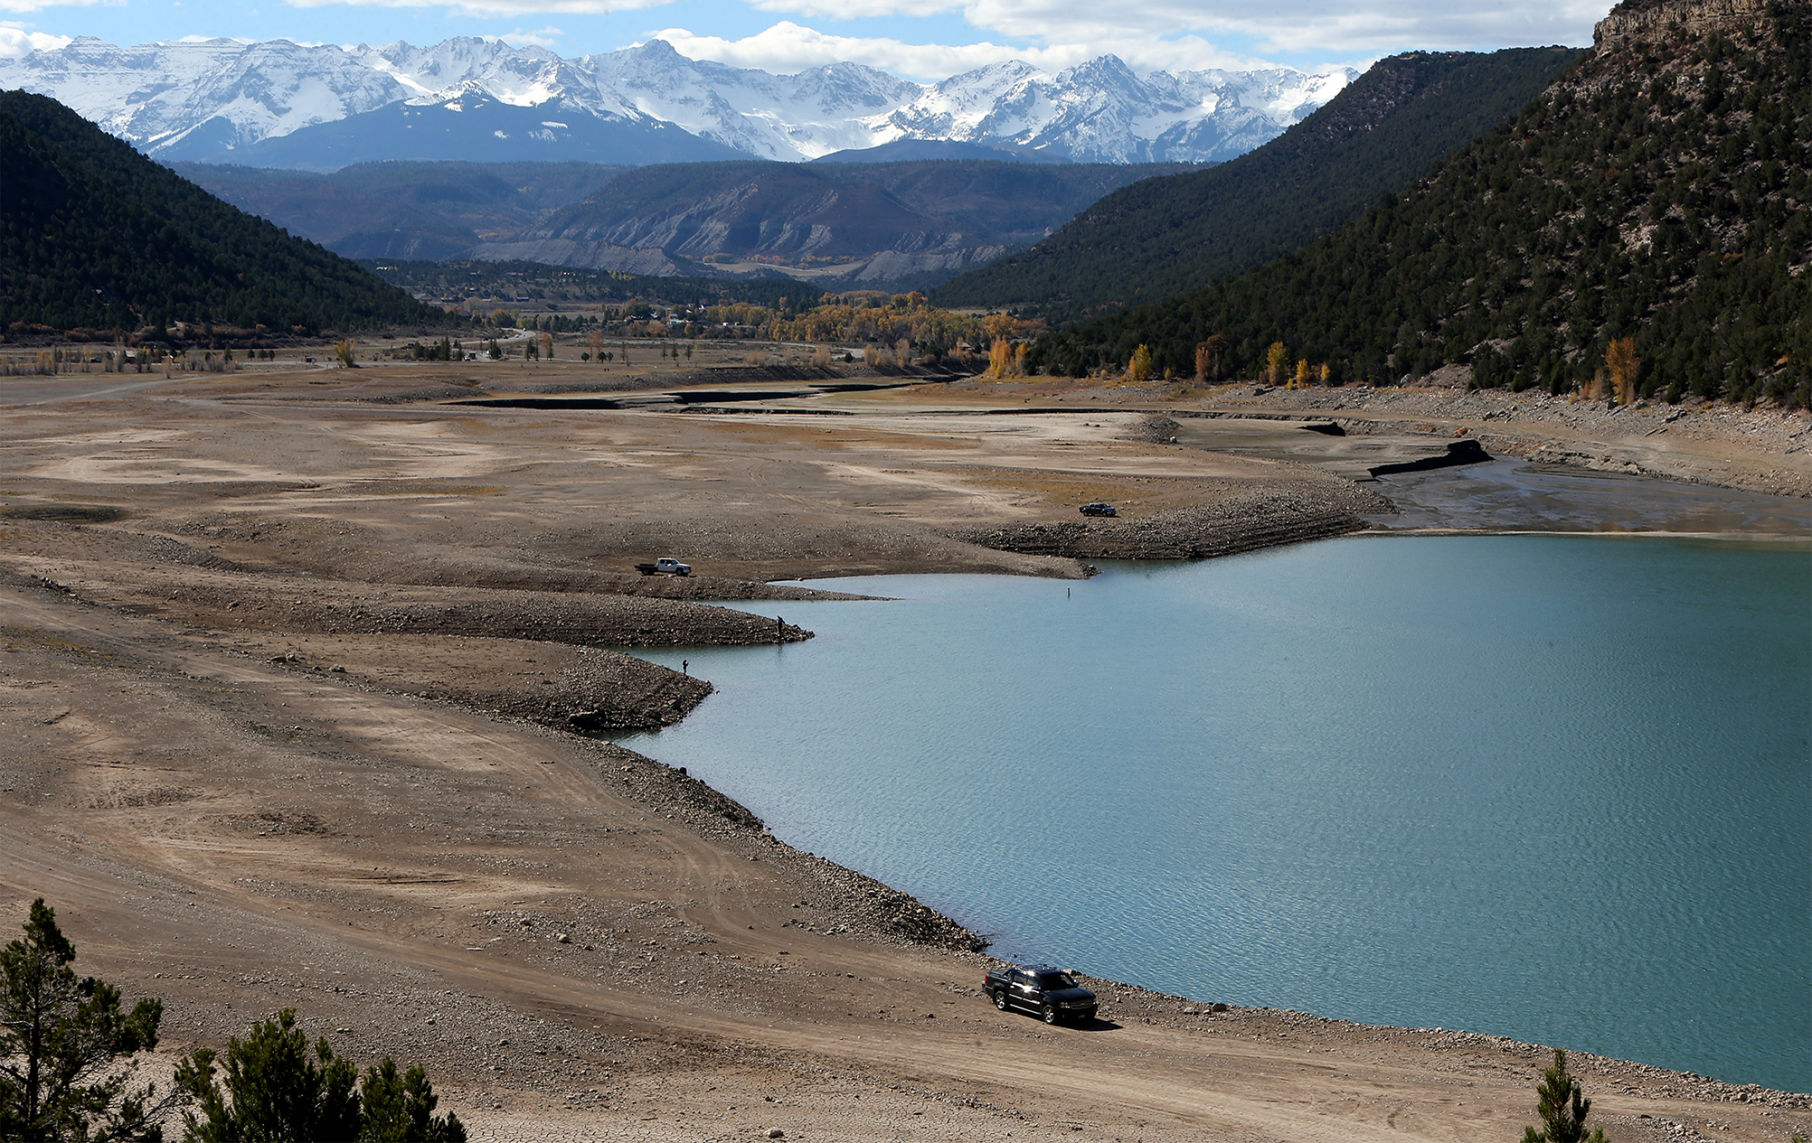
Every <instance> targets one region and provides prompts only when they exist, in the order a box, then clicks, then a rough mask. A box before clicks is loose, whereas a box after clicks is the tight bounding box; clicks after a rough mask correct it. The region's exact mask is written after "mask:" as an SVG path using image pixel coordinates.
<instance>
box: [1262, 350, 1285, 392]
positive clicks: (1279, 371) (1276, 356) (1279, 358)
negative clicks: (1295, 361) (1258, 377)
mask: <svg viewBox="0 0 1812 1143" xmlns="http://www.w3.org/2000/svg"><path fill="white" fill-rule="evenodd" d="M1289 367H1290V351H1289V350H1288V349H1286V348H1285V347H1284V343H1283V342H1281V341H1274V342H1272V343H1271V348H1269V349H1267V350H1265V379H1266V380H1267V381H1269V382H1270V383H1271V384H1273V385H1282V384H1283V383H1284V371H1285V370H1286V369H1288V368H1289Z"/></svg>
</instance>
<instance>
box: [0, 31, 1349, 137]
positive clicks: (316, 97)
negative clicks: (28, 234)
mask: <svg viewBox="0 0 1812 1143" xmlns="http://www.w3.org/2000/svg"><path fill="white" fill-rule="evenodd" d="M1354 74H1355V73H1353V72H1351V71H1349V70H1346V69H1341V70H1337V71H1333V72H1328V73H1325V74H1322V75H1306V74H1304V73H1301V72H1296V71H1291V70H1289V69H1269V70H1265V71H1259V72H1249V73H1238V72H1224V71H1219V70H1215V71H1203V72H1184V73H1181V74H1176V75H1172V74H1169V73H1166V72H1162V71H1158V72H1152V73H1149V74H1146V75H1140V74H1138V73H1136V72H1134V70H1133V69H1132V68H1130V67H1128V66H1127V64H1126V63H1125V61H1123V60H1121V59H1120V58H1118V57H1117V56H1111V55H1104V56H1100V57H1097V58H1096V59H1092V60H1089V61H1087V62H1086V63H1082V64H1079V65H1077V66H1075V67H1072V68H1068V69H1066V70H1064V71H1062V72H1060V73H1058V74H1056V75H1051V74H1049V73H1046V72H1043V71H1040V70H1039V69H1037V68H1035V67H1033V66H1032V65H1031V64H1028V63H1026V62H1024V61H1018V60H1014V61H1008V62H1004V63H998V64H992V65H988V66H986V67H983V68H978V69H976V70H973V71H969V72H965V73H963V74H961V75H957V76H952V77H951V78H949V79H946V80H942V81H940V82H937V83H931V84H923V83H914V82H911V81H908V80H904V79H900V78H899V77H897V76H894V75H890V74H888V73H887V72H883V71H880V70H878V69H875V68H871V67H867V66H864V65H862V64H857V63H849V62H840V63H833V64H827V65H824V66H821V67H815V68H810V69H807V70H805V71H802V72H800V73H798V74H797V75H787V76H782V75H775V74H773V73H770V72H765V71H759V70H756V69H751V68H738V67H732V66H730V65H727V64H721V63H715V62H711V61H704V60H694V59H690V58H688V57H686V56H684V55H681V54H680V53H679V52H678V51H677V50H676V49H675V48H674V47H673V45H672V44H669V43H668V42H666V41H665V40H659V39H653V40H649V41H647V42H645V43H642V44H638V45H636V46H635V47H632V48H626V49H624V50H622V51H617V52H610V53H606V54H601V55H591V56H584V57H581V58H578V59H567V58H563V57H561V56H559V55H557V54H555V53H553V52H551V51H548V50H547V49H545V48H541V47H534V46H530V47H522V48H516V47H511V46H510V45H508V44H505V43H503V42H502V41H499V40H491V39H482V38H478V37H469V36H463V37H458V38H455V39H450V40H443V41H441V42H440V43H438V44H433V45H430V46H428V47H416V46H414V45H412V44H409V43H406V42H402V41H398V42H396V43H391V44H384V45H380V46H377V47H372V46H368V45H365V44H360V45H358V46H357V47H354V48H341V47H336V46H333V45H301V44H294V43H291V42H289V41H287V40H270V41H263V42H258V43H248V42H245V41H240V40H228V39H214V40H205V41H184V42H179V43H152V44H140V45H137V46H135V47H129V48H123V47H118V46H115V45H113V44H109V43H107V42H106V41H104V40H98V39H95V38H93V37H81V38H78V39H75V40H72V41H71V42H69V43H68V44H66V45H64V46H62V47H60V48H56V49H52V50H44V51H34V52H29V53H26V54H25V55H23V56H17V57H11V58H4V59H0V87H9V88H11V87H17V88H23V89H25V90H28V91H34V92H39V93H41V94H45V95H49V96H52V97H53V98H55V99H57V100H59V101H61V102H62V103H64V104H66V105H68V106H70V107H72V108H74V109H75V110H76V111H78V112H80V113H81V114H82V115H84V116H86V117H87V118H89V119H91V120H93V121H94V122H96V123H98V124H100V125H101V126H102V127H104V128H105V129H107V130H108V131H110V132H112V133H114V134H116V135H118V136H120V137H121V138H124V139H126V140H127V141H129V142H131V143H133V144H135V145H137V146H138V147H140V148H141V149H142V150H144V151H146V152H147V153H149V154H151V155H153V156H156V157H161V158H170V159H199V160H203V161H223V160H230V161H235V162H242V163H243V162H257V161H259V144H261V143H263V142H264V141H266V140H270V141H272V142H274V141H275V140H277V139H286V140H287V141H286V145H285V146H284V147H283V148H281V152H282V154H283V155H284V156H286V158H285V159H284V165H319V166H332V165H334V164H333V160H332V158H331V155H328V154H326V153H325V152H324V153H323V154H322V157H321V158H320V159H319V160H317V161H314V162H306V161H303V160H301V159H299V158H298V157H297V156H299V155H306V154H307V153H308V151H309V147H308V143H307V140H308V138H310V137H311V136H309V135H307V134H304V135H297V134H296V133H297V132H305V133H306V132H309V131H313V130H323V129H325V128H326V127H327V126H329V125H333V124H339V123H341V122H342V121H348V120H356V121H360V122H362V121H363V120H359V118H358V117H361V116H366V115H368V114H369V113H372V112H375V111H377V110H379V109H381V108H385V107H390V106H392V105H395V106H396V107H399V108H400V107H403V106H439V107H443V108H446V109H448V110H451V109H452V108H453V107H454V106H455V105H459V106H464V105H465V101H468V100H475V99H481V100H482V101H493V102H494V103H496V104H500V105H506V106H509V107H516V108H524V109H531V110H532V109H534V108H539V107H542V106H543V105H548V106H549V109H550V113H552V112H553V111H555V110H557V111H558V118H559V119H560V120H561V121H562V122H563V123H564V122H567V121H568V120H569V119H570V118H571V117H573V116H581V117H586V116H589V117H592V118H595V119H596V120H599V121H604V122H625V121H633V122H642V123H646V124H648V125H649V126H650V127H651V128H661V129H668V130H671V129H674V128H677V129H678V130H679V131H681V132H683V133H685V134H687V135H690V136H693V137H695V138H696V139H698V140H702V141H704V142H703V143H701V144H700V145H701V146H702V145H709V146H721V147H728V148H730V149H731V150H733V151H735V152H740V153H742V154H745V155H750V156H753V157H758V158H765V159H780V160H787V161H796V160H800V159H810V158H816V157H819V156H822V155H826V154H830V153H832V152H840V151H861V150H865V149H868V148H872V147H877V146H880V145H883V144H887V143H896V142H903V141H932V142H961V143H971V144H979V145H982V146H985V147H990V148H1000V149H1004V150H1013V149H1016V148H1017V149H1029V150H1035V151H1040V152H1043V153H1045V154H1049V155H1055V156H1062V157H1066V158H1070V159H1074V160H1078V161H1091V162H1140V161H1168V162H1201V161H1210V160H1218V159H1225V158H1230V157H1232V156H1233V155H1237V154H1239V153H1241V152H1243V151H1246V150H1249V149H1251V148H1252V147H1255V146H1257V145H1258V144H1260V143H1263V142H1265V141H1266V140H1267V139H1269V138H1271V137H1272V136H1275V135H1277V134H1279V133H1280V132H1282V131H1283V130H1284V129H1285V128H1286V127H1288V126H1289V125H1290V124H1292V123H1294V122H1296V121H1297V120H1299V119H1301V118H1302V117H1303V116H1305V115H1307V114H1308V113H1309V112H1310V111H1312V110H1314V109H1315V108H1316V107H1318V106H1320V105H1321V104H1323V103H1325V102H1327V101H1328V100H1329V99H1331V98H1332V97H1333V96H1334V95H1335V94H1336V93H1338V92H1339V90H1340V89H1341V88H1342V87H1344V86H1345V85H1346V84H1347V83H1348V82H1349V81H1350V80H1351V79H1352V78H1353V77H1354ZM452 118H453V119H455V120H459V119H460V118H461V117H459V116H453V117H452ZM290 136H294V138H288V137H290ZM400 145H401V146H402V147H403V148H404V150H405V152H406V150H407V147H408V143H407V136H406V135H405V136H404V137H403V139H402V141H401V143H400ZM487 145H488V144H487V142H486V140H485V139H478V138H474V139H473V140H472V141H471V146H472V148H473V152H472V153H473V154H474V156H479V155H482V154H484V153H485V147H486V146H487ZM265 150H267V151H268V150H270V148H268V147H267V148H265ZM548 152H549V153H548V154H547V157H548V158H549V159H559V158H562V157H565V156H563V155H561V154H560V153H559V143H558V140H557V139H555V138H553V137H551V136H550V139H549V141H548ZM394 157H396V158H410V157H413V156H411V155H410V154H408V153H399V154H397V155H395V156H394ZM622 161H624V162H631V163H633V162H639V161H652V160H651V159H642V158H638V156H637V154H635V153H625V154H624V155H623V156H622Z"/></svg>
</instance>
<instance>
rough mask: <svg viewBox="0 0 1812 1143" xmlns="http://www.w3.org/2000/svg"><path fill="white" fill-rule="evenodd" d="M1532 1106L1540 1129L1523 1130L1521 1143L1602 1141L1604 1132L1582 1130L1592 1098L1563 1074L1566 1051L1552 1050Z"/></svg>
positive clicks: (1603, 1142)
mask: <svg viewBox="0 0 1812 1143" xmlns="http://www.w3.org/2000/svg"><path fill="white" fill-rule="evenodd" d="M1535 1090H1536V1103H1535V1108H1536V1112H1537V1114H1539V1115H1540V1116H1541V1121H1542V1127H1541V1130H1539V1131H1538V1130H1536V1129H1535V1128H1533V1127H1525V1128H1524V1129H1523V1143H1605V1138H1604V1132H1603V1130H1601V1129H1594V1130H1593V1131H1592V1132H1591V1133H1590V1134H1587V1133H1586V1126H1585V1120H1586V1113H1587V1112H1589V1111H1591V1110H1592V1101H1591V1100H1589V1099H1587V1098H1586V1097H1585V1095H1584V1093H1583V1092H1581V1091H1580V1089H1579V1083H1578V1081H1577V1080H1575V1079H1574V1078H1573V1077H1572V1076H1571V1075H1568V1074H1567V1054H1566V1053H1565V1052H1563V1051H1561V1050H1560V1049H1559V1048H1555V1049H1554V1062H1553V1063H1552V1064H1550V1065H1549V1066H1548V1070H1547V1071H1545V1072H1543V1073H1542V1078H1541V1085H1540V1086H1539V1087H1537V1088H1536V1089H1535Z"/></svg>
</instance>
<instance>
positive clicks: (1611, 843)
mask: <svg viewBox="0 0 1812 1143" xmlns="http://www.w3.org/2000/svg"><path fill="white" fill-rule="evenodd" d="M839 586H842V587H844V588H846V589H848V590H858V591H863V592H868V593H874V594H883V595H890V596H896V597H899V598H897V599H895V600H893V601H889V602H873V603H869V602H861V603H815V604H804V603H786V604H779V605H763V606H762V607H760V608H757V610H761V611H762V612H763V613H765V614H768V615H773V614H775V612H776V611H778V612H779V614H781V615H783V616H784V617H785V618H786V620H787V621H788V622H789V623H797V624H801V625H804V626H806V627H809V628H811V629H813V630H815V631H816V632H817V633H818V637H817V638H816V639H814V640H811V641H809V642H806V643H802V644H795V645H791V646H787V647H784V648H772V649H759V648H757V649H736V650H699V649H695V650H688V651H674V652H671V653H661V654H657V655H651V656H650V657H651V658H654V659H656V660H658V661H661V662H665V663H669V664H670V665H672V666H675V667H677V666H678V665H679V661H680V659H681V658H682V657H683V658H687V659H689V660H690V662H691V669H692V671H693V673H695V674H700V675H703V676H705V677H707V678H710V679H711V680H712V681H713V682H714V683H716V685H717V687H718V689H719V693H718V694H716V695H714V696H713V697H712V698H711V699H710V700H708V701H707V702H706V703H705V704H704V705H703V706H702V707H701V708H700V709H699V710H698V711H696V712H695V713H694V714H693V715H692V716H691V717H690V718H688V719H687V720H686V722H684V723H683V724H681V725H680V726H678V727H673V728H669V729H667V730H663V731H660V732H658V733H656V734H649V735H638V736H635V737H633V738H627V739H624V742H625V743H626V744H627V745H630V746H632V747H634V748H635V749H638V750H641V751H643V752H645V753H648V754H651V755H653V756H654V757H656V758H659V759H661V760H662V761H664V762H667V763H669V764H670V765H675V766H682V765H683V766H686V767H688V768H689V769H690V771H691V772H692V773H693V774H695V775H697V776H699V777H701V778H703V779H704V780H706V781H708V782H710V783H711V784H712V785H714V786H716V787H718V788H719V789H722V790H724V791H725V792H727V793H729V794H731V795H732V796H734V797H736V798H738V799H740V800H741V801H743V802H744V803H745V804H747V805H748V806H749V807H750V808H751V809H753V810H754V811H755V812H757V813H758V814H760V815H761V816H762V817H763V818H764V819H765V820H766V821H767V822H768V824H769V825H770V826H772V827H773V829H774V831H775V832H776V833H777V834H779V835H780V836H781V837H783V838H785V839H786V840H788V841H790V842H792V843H793V844H795V845H797V846H799V847H801V848H803V849H807V850H811V851H814V852H817V853H821V854H823V855H825V856H828V857H831V858H833V859H835V860H837V861H839V862H842V863H844V864H846V865H850V866H852V867H854V868H857V869H860V870H862V871H864V872H867V873H871V874H873V875H875V876H877V877H880V878H881V879H882V880H884V881H886V882H888V883H890V884H892V885H894V886H896V887H898V888H901V889H904V890H906V891H908V892H911V893H914V894H916V895H918V896H919V897H921V898H922V899H924V900H926V901H927V902H928V903H930V904H932V905H935V906H937V907H938V908H941V909H943V910H944V911H946V912H948V913H950V914H951V915H953V916H955V917H956V918H958V919H959V920H961V921H963V922H964V923H965V924H968V925H969V926H970V927H972V928H974V929H977V930H978V931H981V932H984V933H986V934H988V935H990V936H992V937H993V938H994V939H995V941H996V946H995V948H996V951H997V952H999V953H1001V954H1002V955H1006V956H1018V955H1026V956H1035V957H1038V958H1040V959H1049V960H1053V961H1057V962H1060V963H1063V964H1065V965H1073V966H1075V967H1077V968H1080V969H1082V970H1084V971H1087V972H1091V973H1097V974H1100V975H1104V976H1110V977H1114V978H1117V979H1121V980H1126V981H1131V982H1135V983H1139V984H1143V985H1147V986H1149V987H1153V988H1159V989H1163V990H1166V991H1172V992H1178V993H1182V994H1184V995H1188V996H1191V997H1195V998H1198V999H1202V1000H1224V1001H1229V1002H1232V1003H1237V1004H1246V1005H1262V1006H1269V1007H1280V1008H1295V1009H1301V1010H1305V1011H1310V1012H1315V1013H1318V1014H1321V1015H1327V1016H1337V1017H1343V1018H1347V1019H1353V1020H1361V1021H1366V1022H1371V1023H1388V1024H1399V1025H1409V1026H1442V1027H1448V1028H1464V1029H1468V1030H1472V1031H1480V1032H1489V1033H1496V1034H1501V1035H1507V1036H1513V1037H1516V1038H1518V1039H1522V1040H1532V1041H1537V1042H1541V1043H1548V1044H1555V1045H1559V1046H1563V1047H1567V1048H1572V1049H1578V1050H1585V1051H1591V1052H1599V1053H1604V1054H1608V1055H1615V1056H1622V1057H1627V1058H1633V1059H1638V1060H1642V1061H1645V1062H1649V1063H1654V1064H1658V1065H1662V1066H1666V1067H1671V1068H1678V1069H1683V1070H1690V1071H1696V1072H1701V1073H1704V1074H1709V1075H1713V1076H1717V1077H1719V1078H1722V1079H1727V1080H1732V1081H1736V1082H1756V1083H1762V1084H1766V1085H1768V1086H1772V1087H1783V1088H1789V1089H1793V1090H1798V1091H1807V1090H1812V554H1808V553H1807V552H1806V551H1804V550H1799V551H1790V550H1785V549H1782V548H1779V547H1775V548H1763V547H1748V546H1743V545H1738V544H1728V543H1710V542H1688V541H1678V540H1654V539H1640V540H1636V539H1600V538H1589V537H1573V536H1476V537H1443V538H1435V537H1415V538H1401V537H1376V536H1372V537H1355V538H1350V539H1344V540H1335V541H1329V542H1324V543H1317V544H1311V545H1304V546H1298V547H1292V548H1286V549H1280V550H1275V551H1270V552H1263V553H1256V554H1252V555H1248V556H1241V557H1235V558H1230V559H1222V560H1214V561H1209V562H1205V563H1196V564H1173V565H1139V566H1133V565H1119V566H1110V567H1108V568H1107V569H1106V570H1105V571H1104V573H1103V574H1102V575H1100V576H1099V577H1097V578H1095V579H1093V580H1090V581H1088V582H1085V583H1063V582H1055V581H1043V580H1033V579H1019V578H1012V577H979V576H949V577H925V576H921V577H887V578H879V579H861V580H850V581H843V582H842V583H840V584H839ZM1107 1015H1109V1016H1111V1013H1108V1014H1107Z"/></svg>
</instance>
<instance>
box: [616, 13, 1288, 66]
mask: <svg viewBox="0 0 1812 1143" xmlns="http://www.w3.org/2000/svg"><path fill="white" fill-rule="evenodd" d="M648 38H649V39H660V40H666V41H667V42H668V43H669V44H672V45H673V48H674V50H675V51H677V52H679V53H680V54H681V55H683V56H688V57H690V58H692V59H701V60H715V61H716V62H718V63H725V64H730V65H732V66H735V67H750V68H761V69H762V70H764V71H772V72H780V73H783V74H790V73H792V72H798V71H804V70H805V69H807V68H813V67H820V66H823V65H825V64H830V63H836V62H838V61H840V60H848V61H850V62H851V63H860V64H867V65H868V66H870V67H876V68H880V69H882V70H884V71H890V72H893V73H894V74H896V75H904V76H909V77H911V78H913V79H919V80H939V79H946V78H948V77H950V76H953V75H957V74H959V73H961V72H966V71H972V70H974V69H975V68H979V67H985V66H986V65H988V64H995V63H1004V62H1006V61H1008V60H1024V61H1026V62H1027V63H1029V64H1031V65H1033V66H1034V67H1037V68H1041V69H1043V70H1045V71H1049V72H1058V71H1062V70H1063V69H1064V68H1066V67H1074V66H1075V65H1077V64H1080V63H1085V62H1087V61H1088V60H1091V59H1094V58H1095V57H1097V56H1102V55H1109V54H1111V55H1117V56H1119V57H1120V58H1121V59H1123V60H1125V61H1126V63H1127V64H1128V65H1129V66H1131V67H1132V68H1133V69H1134V70H1136V71H1142V72H1148V71H1158V70H1164V71H1170V72H1177V71H1201V70H1203V69H1206V68H1216V67H1221V68H1251V67H1259V66H1263V64H1264V61H1262V60H1257V59H1254V58H1251V57H1249V56H1245V55H1240V54H1236V53H1232V52H1227V51H1224V50H1222V49H1220V48H1217V47H1215V46H1214V45H1213V44H1211V43H1209V42H1208V41H1207V40H1205V39H1203V38H1201V37H1199V36H1181V37H1178V38H1175V39H1169V40H1162V39H1155V38H1153V37H1151V36H1148V35H1140V34H1136V33H1131V32H1129V31H1128V29H1126V28H1125V27H1123V26H1122V27H1117V28H1112V29H1108V28H1102V29H1099V30H1097V32H1096V34H1095V35H1093V36H1092V37H1089V38H1086V39H1081V40H1078V41H1076V42H1071V43H1063V42H1059V43H1053V44H1051V45H1049V46H1044V47H1020V46H1016V45H1011V44H1001V43H988V42H985V41H984V42H979V43H970V44H909V43H906V42H904V41H902V40H894V39H884V38H874V37H857V36H834V35H829V34H827V33H824V32H820V31H818V30H816V29H814V28H806V27H802V26H800V25H798V24H794V23H791V22H790V21H782V22H781V23H778V24H775V25H773V26H772V27H770V28H768V29H766V30H765V31H762V32H758V33H756V34H755V35H752V36H745V37H744V38H742V39H739V40H728V39H724V38H723V37H721V36H701V35H697V34H696V33H693V32H690V31H687V30H686V29H684V28H664V29H662V30H661V31H658V32H652V33H650V34H649V37H648Z"/></svg>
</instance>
